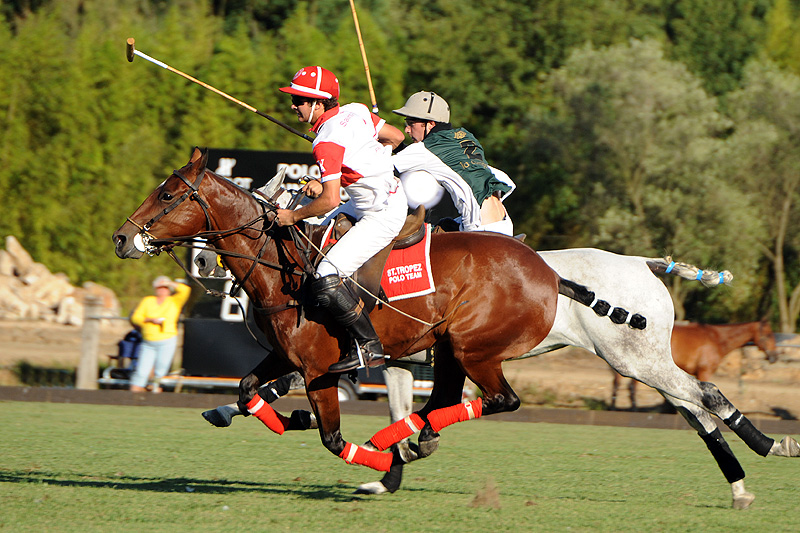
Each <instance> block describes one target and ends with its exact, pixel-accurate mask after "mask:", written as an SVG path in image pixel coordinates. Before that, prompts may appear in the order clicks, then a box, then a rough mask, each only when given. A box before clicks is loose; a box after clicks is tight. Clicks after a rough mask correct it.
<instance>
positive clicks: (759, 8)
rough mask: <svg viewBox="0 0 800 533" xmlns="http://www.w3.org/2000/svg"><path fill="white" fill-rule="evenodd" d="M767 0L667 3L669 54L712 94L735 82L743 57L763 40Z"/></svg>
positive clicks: (734, 85) (736, 82)
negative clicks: (700, 80) (671, 46)
mask: <svg viewBox="0 0 800 533" xmlns="http://www.w3.org/2000/svg"><path fill="white" fill-rule="evenodd" d="M769 3H771V2H769V1H768V0H727V1H725V2H719V1H717V0H677V1H676V2H672V3H671V5H670V9H669V13H668V15H667V33H668V35H669V37H670V40H671V42H672V43H673V45H674V47H673V50H672V54H673V57H674V58H675V59H678V60H680V61H682V62H684V63H685V64H686V65H687V67H688V68H689V70H691V71H692V72H693V73H694V74H695V75H697V76H699V77H700V78H702V79H703V82H704V85H705V88H706V89H707V90H708V91H709V92H710V93H712V94H716V95H719V94H723V93H726V92H728V91H731V90H733V89H736V88H737V87H738V85H739V81H740V80H741V77H742V71H743V69H744V65H745V64H746V63H747V60H748V59H749V58H750V57H752V56H753V55H754V54H755V53H756V51H757V49H758V44H759V42H761V39H763V32H764V21H763V18H764V15H765V13H766V9H767V7H768V5H769Z"/></svg>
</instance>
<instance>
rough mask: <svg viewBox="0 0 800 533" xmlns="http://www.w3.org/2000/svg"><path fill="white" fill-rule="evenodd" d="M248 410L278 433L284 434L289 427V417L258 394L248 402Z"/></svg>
mask: <svg viewBox="0 0 800 533" xmlns="http://www.w3.org/2000/svg"><path fill="white" fill-rule="evenodd" d="M247 410H248V411H250V414H251V415H253V416H255V417H256V418H258V419H259V420H261V421H262V422H263V423H264V425H265V426H267V427H268V428H269V429H271V430H272V431H274V432H275V433H277V434H278V435H283V432H284V431H286V428H288V427H289V419H288V418H286V417H285V416H283V415H282V414H280V413H278V412H276V411H275V409H273V408H272V406H270V404H268V403H267V402H265V401H264V400H263V399H262V398H261V396H259V395H258V394H256V395H255V396H254V397H253V399H252V400H250V401H249V402H248V403H247Z"/></svg>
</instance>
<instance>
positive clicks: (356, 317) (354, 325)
mask: <svg viewBox="0 0 800 533" xmlns="http://www.w3.org/2000/svg"><path fill="white" fill-rule="evenodd" d="M311 290H312V291H313V293H314V296H315V298H316V300H317V303H318V304H319V305H321V306H322V307H326V308H328V309H329V310H330V312H331V314H332V315H333V316H334V318H335V319H336V321H337V322H339V323H340V324H341V325H343V326H345V327H346V328H347V331H348V332H349V333H350V336H351V337H352V338H353V343H352V347H351V348H350V353H349V354H348V355H347V357H345V358H344V359H342V360H341V361H339V362H338V363H336V364H333V365H331V366H330V368H328V371H329V372H334V373H340V372H349V371H350V370H355V369H357V368H363V367H365V366H370V367H373V366H379V365H382V364H383V346H382V345H381V341H380V339H379V338H378V334H377V333H375V328H374V327H373V326H372V321H371V320H370V319H369V313H366V312H364V302H362V301H361V299H356V298H355V297H354V296H353V295H352V294H351V293H350V291H349V290H348V288H347V287H345V286H344V283H342V280H341V278H340V277H339V276H337V275H336V274H331V275H329V276H325V277H324V278H319V279H315V280H314V281H313V282H312V283H311Z"/></svg>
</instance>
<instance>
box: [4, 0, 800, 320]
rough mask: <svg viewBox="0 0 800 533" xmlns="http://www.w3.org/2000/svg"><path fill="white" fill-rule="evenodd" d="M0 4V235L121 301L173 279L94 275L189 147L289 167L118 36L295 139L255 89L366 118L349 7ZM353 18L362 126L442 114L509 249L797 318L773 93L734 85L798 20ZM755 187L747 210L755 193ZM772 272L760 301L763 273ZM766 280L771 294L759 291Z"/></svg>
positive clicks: (481, 10)
mask: <svg viewBox="0 0 800 533" xmlns="http://www.w3.org/2000/svg"><path fill="white" fill-rule="evenodd" d="M0 5H1V6H2V9H1V10H0V13H1V14H2V17H0V40H1V41H2V42H3V53H2V54H0V207H1V208H2V212H3V217H2V219H0V237H2V236H5V235H15V236H16V237H17V238H18V239H19V240H20V242H21V243H22V245H23V246H24V247H25V248H26V249H28V250H29V251H30V252H31V253H32V254H33V256H34V259H35V260H37V261H40V262H43V263H45V264H46V265H47V266H48V267H49V268H50V269H51V270H53V271H63V272H65V273H67V274H68V275H69V277H70V280H71V281H72V282H73V283H75V284H80V283H82V282H84V281H89V280H91V281H96V282H99V283H102V284H104V285H107V286H110V287H112V288H113V289H115V290H116V291H117V292H118V293H119V295H120V296H121V298H122V299H123V300H128V299H134V298H135V297H136V296H140V295H141V293H142V292H145V291H147V290H148V288H147V285H146V283H147V282H148V280H150V279H152V277H153V276H154V275H155V274H160V273H166V274H170V275H179V274H180V272H179V270H178V269H177V267H175V266H174V265H172V264H171V262H170V261H169V260H168V259H167V258H165V257H159V258H155V259H152V258H151V259H146V260H143V261H135V262H134V261H121V260H119V259H117V258H116V256H115V255H114V253H113V248H112V245H111V242H110V240H109V236H110V235H111V233H112V232H113V231H114V230H115V229H116V228H117V227H119V226H120V225H121V224H122V223H123V222H124V217H125V216H126V215H128V214H130V213H131V212H133V211H134V210H135V208H136V207H137V205H138V204H139V202H141V201H142V200H143V199H144V198H145V196H146V195H147V194H148V193H149V192H150V191H151V190H152V189H153V188H154V187H155V186H156V185H157V184H158V183H159V182H160V181H162V180H163V179H164V177H166V175H168V174H169V172H170V171H171V170H172V169H173V168H176V167H179V166H181V165H183V164H184V163H185V162H186V160H187V159H188V155H189V150H190V149H191V148H192V147H193V146H201V147H202V146H214V147H223V148H224V147H229V148H249V149H267V150H298V151H306V150H308V149H309V145H308V142H307V141H305V140H303V139H301V138H299V137H296V136H293V135H291V134H288V133H287V132H285V131H283V130H281V129H280V128H277V127H276V126H275V125H273V124H270V123H268V122H266V121H264V120H263V119H262V118H261V117H259V116H257V115H256V114H254V113H250V112H248V111H247V110H245V109H244V108H241V107H239V106H237V105H235V104H234V103H232V102H230V101H228V100H226V99H224V98H222V97H220V96H219V95H216V94H214V93H212V92H210V91H208V90H206V89H203V88H202V87H200V86H198V85H196V84H193V83H191V82H189V81H188V80H185V79H183V78H181V77H179V76H176V75H175V74H173V73H170V72H167V71H166V70H164V69H160V68H158V67H157V66H155V65H153V64H151V63H147V62H146V61H144V60H143V59H141V58H136V60H135V61H134V62H133V64H130V63H128V62H127V61H126V60H125V59H124V40H125V39H126V38H127V37H130V36H133V37H135V38H136V44H137V48H139V49H140V50H141V51H142V52H144V53H147V54H149V55H151V56H153V57H155V58H157V59H159V60H162V61H164V62H165V63H167V64H169V65H171V66H173V67H174V68H176V69H178V70H181V71H183V72H185V73H187V74H189V75H192V76H194V77H196V78H198V79H200V80H203V81H204V82H206V83H209V84H210V85H212V86H214V87H216V88H218V89H219V90H221V91H224V92H226V93H228V94H230V95H231V96H233V97H235V98H238V99H239V100H241V101H243V102H246V103H248V104H249V105H252V106H254V107H255V108H257V109H259V110H261V111H263V112H266V113H269V114H270V115H272V116H274V117H275V118H276V119H278V120H281V121H283V122H285V123H287V124H290V125H297V126H298V129H300V130H301V131H304V130H305V128H306V127H307V126H306V125H305V124H300V125H298V124H297V122H296V117H295V114H294V113H293V112H292V111H291V109H290V106H289V100H288V98H287V97H286V95H284V94H282V93H280V92H279V91H278V90H277V89H278V87H281V86H284V85H286V84H287V83H288V82H289V80H290V79H291V77H292V76H293V74H294V73H295V72H296V71H297V69H299V68H300V67H302V66H305V65H311V64H321V65H325V66H326V67H327V68H330V69H331V70H332V71H334V72H335V73H336V74H337V75H338V76H339V79H340V82H341V86H342V98H341V100H342V102H343V103H346V102H351V101H359V102H363V103H366V104H369V103H370V101H369V100H370V95H369V92H368V87H367V81H366V77H365V74H364V65H363V61H362V57H361V51H360V49H359V46H358V41H357V39H356V35H355V31H354V23H353V18H352V13H351V10H350V3H349V1H348V0H313V1H298V0H270V1H267V0H255V1H244V0H225V1H218V0H212V1H207V0H175V1H169V2H167V1H164V0H135V1H128V0H126V1H123V0H107V1H103V2H101V1H87V0H64V1H59V2H53V1H48V0H37V1H34V0H26V1H13V0H4V1H3V2H2V4H0ZM356 5H357V8H358V19H359V23H360V27H361V33H362V36H363V41H364V46H365V49H366V52H367V56H368V60H369V66H370V74H371V78H372V82H373V86H374V90H375V95H376V99H377V103H378V106H379V108H380V112H381V113H380V114H381V116H382V117H383V118H385V119H387V120H388V121H389V122H390V123H392V124H394V125H396V126H401V125H402V121H401V120H400V117H398V116H397V115H394V114H392V113H391V110H392V109H396V108H398V107H400V106H401V105H402V104H403V102H404V101H405V99H406V98H407V97H408V95H410V94H411V93H413V92H416V91H419V90H423V89H430V90H435V91H437V92H438V93H440V94H442V95H443V96H444V97H445V98H446V99H447V100H448V102H449V103H450V105H451V107H452V116H453V122H454V123H455V124H456V125H459V126H465V127H467V128H468V129H470V130H471V131H472V132H474V133H475V134H476V135H477V136H478V138H479V139H481V142H482V144H483V145H484V147H485V148H486V152H487V156H488V158H489V160H490V162H491V163H492V164H493V165H495V166H497V167H499V168H502V169H504V170H505V171H506V172H508V173H509V174H510V175H511V177H512V178H513V179H514V180H515V181H516V182H517V184H518V189H517V192H515V194H514V195H513V196H512V197H511V198H510V199H509V201H508V204H507V207H508V209H509V211H510V212H511V215H512V218H513V219H514V220H515V223H516V225H517V228H518V230H519V231H524V232H526V233H527V234H528V236H529V237H528V241H527V242H528V243H529V244H531V245H533V246H534V247H541V248H561V247H566V246H575V245H595V246H601V247H605V248H609V249H613V250H617V251H624V252H626V253H634V254H637V255H643V254H653V255H663V254H666V253H672V254H674V255H675V256H676V257H679V258H680V259H685V260H689V261H692V262H697V263H698V264H701V265H703V266H708V267H716V268H729V269H731V270H732V271H734V274H735V276H736V279H737V286H736V287H735V288H734V289H732V290H727V291H713V292H707V291H697V292H696V293H695V292H691V291H690V290H689V289H687V286H688V285H687V286H682V285H676V286H673V287H671V290H672V292H673V295H674V296H675V297H676V300H677V301H679V302H680V301H685V302H686V305H687V307H688V312H689V313H690V315H691V316H690V318H693V319H709V320H719V321H726V320H731V319H734V318H741V319H747V320H753V319H755V318H758V316H756V315H759V316H760V314H762V313H763V312H764V311H765V310H767V309H768V308H769V307H770V306H775V307H778V313H779V314H780V315H781V316H783V317H784V318H782V319H781V320H782V322H783V323H784V327H789V326H788V325H787V324H788V322H787V321H790V319H791V316H793V313H794V309H798V308H800V293H797V294H796V296H795V297H793V296H792V293H793V291H795V287H797V286H798V284H800V279H797V274H796V273H797V272H800V268H797V266H798V265H797V261H798V257H800V251H798V249H797V248H798V244H797V243H796V242H795V241H794V236H795V235H798V234H800V232H798V231H797V228H795V227H794V226H795V225H796V223H795V222H794V220H795V219H796V217H789V222H788V223H787V231H786V232H784V233H783V234H785V235H786V236H787V237H786V239H785V240H784V241H782V242H785V246H784V245H783V244H782V243H779V242H778V241H777V240H776V239H775V236H776V235H778V234H779V233H780V232H778V231H776V226H775V224H776V223H777V222H776V221H775V217H774V216H771V215H772V214H774V213H776V212H777V211H776V209H777V204H776V201H777V199H778V198H780V197H781V196H780V193H778V192H777V185H775V184H776V183H777V182H782V183H783V182H785V181H786V179H787V177H788V176H790V175H791V173H792V171H793V169H794V165H795V163H794V162H793V159H792V156H791V154H792V153H795V152H797V143H798V138H797V136H796V135H795V133H794V132H793V131H791V130H790V128H789V126H788V123H789V122H790V120H789V119H787V117H790V118H791V120H793V119H794V115H793V112H792V111H791V109H789V107H787V106H789V105H790V104H791V102H793V96H792V94H791V92H787V91H788V89H784V90H783V92H781V90H778V89H774V90H773V89H764V90H762V91H761V93H760V95H758V94H757V84H756V78H757V77H758V76H763V77H764V78H765V80H774V79H777V78H776V76H778V74H776V73H773V71H772V70H768V71H763V72H762V71H758V72H756V71H753V72H751V73H749V74H746V71H745V70H744V69H745V65H747V64H748V61H752V60H753V58H756V57H768V58H771V59H772V60H773V61H774V63H775V64H776V65H777V66H778V67H779V69H785V70H788V71H794V72H795V73H797V72H798V69H800V67H799V66H798V65H800V37H798V35H800V31H797V30H798V21H797V20H798V19H797V2H789V1H788V0H774V1H773V0H730V1H726V2H719V1H718V0H676V1H672V2H663V1H661V0H629V1H626V2H618V1H614V0H580V1H574V0H542V1H538V2H522V3H520V2H513V1H511V0H492V1H489V0H478V1H474V2H458V1H456V0H429V1H425V2H422V1H420V0H408V1H404V2H398V1H396V0H359V1H357V2H356ZM759 62H760V61H759ZM754 68H755V67H754ZM770 68H771V67H770ZM747 72H750V71H747ZM776 72H780V71H776ZM781 83H782V82H781ZM779 85H780V84H777V85H775V87H778V86H779ZM739 89H741V90H742V91H744V92H739ZM746 94H750V95H751V96H745V95H746ZM759 98H761V100H759ZM792 105H793V104H792ZM770 108H771V111H770ZM721 109H722V110H724V112H725V114H724V116H723V115H722V114H721V112H720V110H721ZM784 110H786V112H784ZM768 111H769V112H768ZM771 149H773V152H770V150H771ZM793 151H794V152H793ZM770 154H771V155H770ZM744 169H746V174H747V178H746V179H745V178H744V177H742V178H740V176H742V175H743V174H745V170H744ZM734 177H735V178H734ZM766 182H769V183H766ZM773 185H775V186H773ZM786 186H787V185H786V184H785V183H784V186H783V189H782V190H783V191H784V193H786V191H787V189H786ZM789 189H791V187H789ZM762 190H765V191H771V192H769V194H768V195H767V196H769V199H768V200H766V199H765V198H761V197H758V195H756V194H755V192H760V191H762ZM787 194H788V193H787ZM788 197H791V198H794V197H793V196H791V195H790V196H788ZM754 203H756V204H759V205H761V207H758V208H754V207H753V204H754ZM776 247H781V248H782V252H781V253H778V251H777V250H776ZM776 254H777V255H782V256H783V257H784V261H785V263H786V264H785V267H784V268H783V271H784V272H785V279H783V280H777V279H776V277H777V276H778V275H777V274H775V272H774V271H775V269H774V268H770V265H773V266H774V264H775V260H774V257H775V256H776ZM776 283H777V286H778V287H784V289H780V290H777V291H772V288H773V287H775V286H776ZM780 291H784V292H785V294H783V295H782V294H781V292H780ZM764 295H766V296H764ZM792 298H795V299H794V300H792ZM793 301H794V303H792V302H793ZM781 302H784V303H781ZM783 308H785V312H784V311H783V310H782V309H783ZM679 312H680V309H679ZM798 312H800V311H798Z"/></svg>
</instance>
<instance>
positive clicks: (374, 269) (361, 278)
mask: <svg viewBox="0 0 800 533" xmlns="http://www.w3.org/2000/svg"><path fill="white" fill-rule="evenodd" d="M424 221H425V206H423V205H420V206H419V207H417V208H416V209H414V211H412V212H411V213H410V214H409V215H408V216H407V217H406V221H405V223H404V224H403V228H402V229H401V230H400V233H399V234H398V235H397V237H395V238H394V239H393V240H392V242H391V243H389V245H388V246H386V247H385V248H384V249H383V250H381V251H380V252H378V253H377V254H375V255H374V256H372V257H371V258H370V259H369V260H367V262H366V263H364V264H363V265H362V266H361V268H359V269H358V271H356V273H355V274H354V275H353V279H354V280H355V281H357V282H358V284H359V285H361V286H362V287H364V288H365V289H366V290H367V291H369V293H371V294H379V291H380V290H381V275H382V274H383V269H384V267H385V266H386V260H387V259H388V258H389V252H391V251H392V250H393V249H397V250H402V249H403V248H408V247H410V246H413V245H414V244H417V243H418V242H419V241H421V240H422V238H423V236H424V235H425V227H424ZM355 223H356V220H355V219H354V218H353V217H351V216H350V215H347V214H345V213H340V214H338V215H337V216H336V218H335V219H334V223H333V230H332V233H331V235H332V237H333V239H335V240H336V241H338V240H339V239H341V238H342V237H343V236H344V234H345V233H347V231H348V230H349V229H350V228H352V227H353V225H354V224H355ZM331 246H333V245H332V244H331V245H328V246H326V247H325V248H323V250H322V251H323V252H327V251H328V250H329V249H330V247H331ZM321 259H322V257H321V256H320V257H319V258H317V261H316V262H315V265H314V266H315V267H316V264H318V263H319V261H320V260H321ZM355 290H356V294H358V295H359V296H360V297H361V300H362V301H363V302H364V308H365V310H366V311H367V312H370V311H372V309H373V307H375V302H376V300H375V297H373V296H371V295H370V294H368V293H366V292H365V291H364V290H362V289H361V287H358V286H356V287H355Z"/></svg>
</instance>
